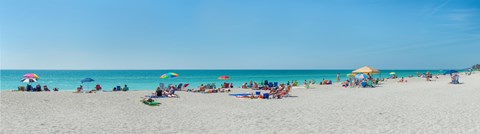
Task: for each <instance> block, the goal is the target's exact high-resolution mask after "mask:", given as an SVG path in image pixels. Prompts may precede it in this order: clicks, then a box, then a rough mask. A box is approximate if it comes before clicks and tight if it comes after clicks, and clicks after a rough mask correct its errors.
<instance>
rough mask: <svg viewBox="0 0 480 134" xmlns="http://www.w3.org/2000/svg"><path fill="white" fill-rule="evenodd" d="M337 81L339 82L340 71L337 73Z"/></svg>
mask: <svg viewBox="0 0 480 134" xmlns="http://www.w3.org/2000/svg"><path fill="white" fill-rule="evenodd" d="M337 82H340V73H337Z"/></svg>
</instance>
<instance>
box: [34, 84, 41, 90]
mask: <svg viewBox="0 0 480 134" xmlns="http://www.w3.org/2000/svg"><path fill="white" fill-rule="evenodd" d="M34 91H35V92H41V91H42V86H40V84H37V86H35V90H34Z"/></svg>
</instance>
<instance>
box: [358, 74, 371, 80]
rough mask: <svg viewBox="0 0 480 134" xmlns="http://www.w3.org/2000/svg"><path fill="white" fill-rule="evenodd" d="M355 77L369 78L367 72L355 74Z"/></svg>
mask: <svg viewBox="0 0 480 134" xmlns="http://www.w3.org/2000/svg"><path fill="white" fill-rule="evenodd" d="M355 78H357V79H366V78H368V75H366V74H357V76H355Z"/></svg>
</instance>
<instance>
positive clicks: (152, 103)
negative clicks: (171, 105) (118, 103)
mask: <svg viewBox="0 0 480 134" xmlns="http://www.w3.org/2000/svg"><path fill="white" fill-rule="evenodd" d="M143 104H145V105H149V106H158V105H160V104H161V103H160V102H155V101H153V102H148V101H143Z"/></svg>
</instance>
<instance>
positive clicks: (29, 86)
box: [27, 84, 33, 92]
mask: <svg viewBox="0 0 480 134" xmlns="http://www.w3.org/2000/svg"><path fill="white" fill-rule="evenodd" d="M32 90H33V87H32V85H30V84H27V92H30V91H32Z"/></svg>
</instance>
